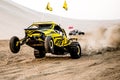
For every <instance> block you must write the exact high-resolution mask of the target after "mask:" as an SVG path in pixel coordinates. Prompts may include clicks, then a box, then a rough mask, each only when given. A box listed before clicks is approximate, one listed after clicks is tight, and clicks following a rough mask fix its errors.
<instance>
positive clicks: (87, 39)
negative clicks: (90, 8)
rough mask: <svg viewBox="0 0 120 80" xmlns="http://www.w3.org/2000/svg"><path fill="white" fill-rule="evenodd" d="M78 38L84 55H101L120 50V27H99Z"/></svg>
mask: <svg viewBox="0 0 120 80" xmlns="http://www.w3.org/2000/svg"><path fill="white" fill-rule="evenodd" d="M76 37H78V40H79V42H80V44H81V47H82V53H83V54H87V55H91V54H101V53H103V52H106V51H113V50H117V49H120V25H112V26H109V27H104V26H103V27H99V28H97V29H94V30H92V31H90V32H85V35H76Z"/></svg>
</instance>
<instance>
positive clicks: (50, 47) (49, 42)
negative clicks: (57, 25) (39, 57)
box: [44, 36, 54, 53]
mask: <svg viewBox="0 0 120 80" xmlns="http://www.w3.org/2000/svg"><path fill="white" fill-rule="evenodd" d="M44 46H45V51H46V52H47V53H54V42H53V39H52V38H51V37H50V36H48V37H46V38H45V44H44Z"/></svg>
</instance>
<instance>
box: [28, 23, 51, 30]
mask: <svg viewBox="0 0 120 80" xmlns="http://www.w3.org/2000/svg"><path fill="white" fill-rule="evenodd" d="M51 27H52V24H38V25H32V26H30V27H28V29H39V30H46V29H51Z"/></svg>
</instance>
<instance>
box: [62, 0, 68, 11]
mask: <svg viewBox="0 0 120 80" xmlns="http://www.w3.org/2000/svg"><path fill="white" fill-rule="evenodd" d="M63 8H64V9H65V10H68V7H67V2H66V0H65V1H64V4H63Z"/></svg>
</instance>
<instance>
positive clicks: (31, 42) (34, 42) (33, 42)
mask: <svg viewBox="0 0 120 80" xmlns="http://www.w3.org/2000/svg"><path fill="white" fill-rule="evenodd" d="M26 44H27V45H29V46H31V47H36V46H44V42H43V41H40V40H36V39H35V40H31V39H27V40H26Z"/></svg>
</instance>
